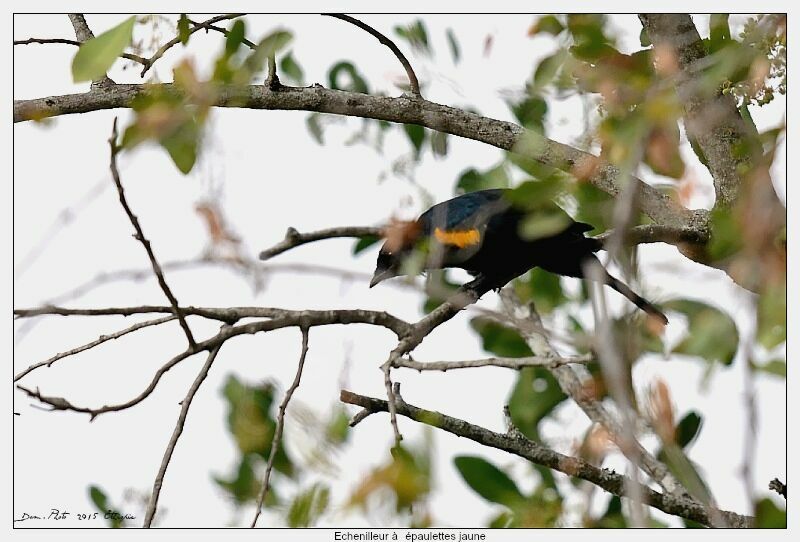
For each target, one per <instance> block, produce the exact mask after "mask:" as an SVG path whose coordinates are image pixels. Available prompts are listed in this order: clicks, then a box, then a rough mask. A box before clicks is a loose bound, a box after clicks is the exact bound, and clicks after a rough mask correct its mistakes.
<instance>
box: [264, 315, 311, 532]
mask: <svg viewBox="0 0 800 542" xmlns="http://www.w3.org/2000/svg"><path fill="white" fill-rule="evenodd" d="M300 332H301V333H302V334H303V344H302V346H301V348H300V361H299V362H298V363H297V372H296V373H295V375H294V381H293V382H292V385H291V386H289V389H288V390H286V394H285V395H284V396H283V401H282V402H281V405H280V407H279V408H278V417H277V420H276V422H275V434H274V435H273V437H272V445H271V448H270V451H269V458H268V459H267V470H266V472H265V473H264V483H263V485H262V486H261V492H260V493H259V495H258V502H257V503H256V515H255V516H254V517H253V522H252V523H251V524H250V527H255V526H256V523H257V522H258V517H259V516H260V515H261V508H262V507H263V506H264V498H265V497H266V496H267V492H268V491H269V478H270V475H271V474H272V467H273V465H274V464H275V457H276V456H277V455H278V448H279V447H280V445H281V438H282V437H283V425H284V420H285V418H286V407H288V406H289V401H291V400H292V394H294V392H295V390H296V389H297V388H298V387H299V386H300V378H301V377H302V376H303V366H304V365H305V362H306V354H308V328H307V327H301V328H300Z"/></svg>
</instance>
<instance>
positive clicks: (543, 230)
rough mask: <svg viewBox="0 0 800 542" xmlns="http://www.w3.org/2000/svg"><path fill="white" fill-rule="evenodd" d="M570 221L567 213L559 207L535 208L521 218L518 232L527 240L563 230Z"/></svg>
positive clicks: (548, 235)
mask: <svg viewBox="0 0 800 542" xmlns="http://www.w3.org/2000/svg"><path fill="white" fill-rule="evenodd" d="M570 222H572V219H571V218H570V217H569V215H567V213H565V212H564V211H562V210H560V209H558V210H556V209H555V208H551V209H537V210H535V211H533V212H531V213H528V215H527V216H526V217H525V218H524V219H523V220H522V222H521V223H520V225H519V234H520V237H522V238H523V239H527V240H529V241H532V240H534V239H542V238H544V237H550V236H552V235H555V234H557V233H560V232H562V231H564V230H565V229H567V226H569V224H570Z"/></svg>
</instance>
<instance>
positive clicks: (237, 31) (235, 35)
mask: <svg viewBox="0 0 800 542" xmlns="http://www.w3.org/2000/svg"><path fill="white" fill-rule="evenodd" d="M245 32H246V30H245V24H244V21H243V20H242V19H237V20H235V21H234V22H233V26H231V29H230V30H229V31H228V34H227V35H226V36H225V55H226V56H228V57H231V56H233V55H235V54H236V51H238V50H239V47H241V46H242V42H243V41H244V36H245Z"/></svg>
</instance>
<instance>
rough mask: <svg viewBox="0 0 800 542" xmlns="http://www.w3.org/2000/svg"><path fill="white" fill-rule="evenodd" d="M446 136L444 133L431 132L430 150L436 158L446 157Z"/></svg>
mask: <svg viewBox="0 0 800 542" xmlns="http://www.w3.org/2000/svg"><path fill="white" fill-rule="evenodd" d="M447 135H448V134H446V133H445V132H438V131H436V130H431V138H430V139H431V150H432V151H433V156H434V157H436V158H444V157H445V156H447Z"/></svg>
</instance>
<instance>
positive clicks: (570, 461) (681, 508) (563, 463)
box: [340, 390, 754, 527]
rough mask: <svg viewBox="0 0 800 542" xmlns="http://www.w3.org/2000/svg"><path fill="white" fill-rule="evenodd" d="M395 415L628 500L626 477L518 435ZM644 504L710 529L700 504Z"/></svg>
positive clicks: (355, 401) (358, 399)
mask: <svg viewBox="0 0 800 542" xmlns="http://www.w3.org/2000/svg"><path fill="white" fill-rule="evenodd" d="M340 400H341V401H342V402H343V403H347V404H351V405H356V406H359V407H361V408H363V409H365V410H367V411H369V412H386V411H388V410H389V404H388V402H387V401H384V400H382V399H375V398H372V397H366V396H363V395H358V394H355V393H353V392H350V391H347V390H342V391H341V394H340ZM395 408H396V412H397V413H398V414H400V415H401V416H405V417H407V418H410V419H412V420H414V421H417V422H420V423H424V424H426V425H430V426H432V427H437V428H439V429H442V430H444V431H447V432H448V433H452V434H454V435H456V436H459V437H464V438H468V439H470V440H472V441H475V442H477V443H478V444H482V445H484V446H489V447H492V448H497V449H499V450H503V451H506V452H509V453H511V454H514V455H517V456H519V457H522V458H524V459H527V460H528V461H531V462H532V463H535V464H537V465H542V466H544V467H547V468H550V469H553V470H556V471H559V472H562V473H564V474H566V475H567V476H571V477H575V478H580V479H582V480H586V481H589V482H591V483H593V484H595V485H597V486H599V487H601V488H603V489H604V490H606V491H608V492H609V493H611V494H613V495H617V496H619V497H627V495H626V494H625V491H624V488H625V484H626V477H625V476H623V475H621V474H616V473H615V472H613V471H609V470H605V469H599V468H597V467H595V466H593V465H591V464H589V463H587V462H585V461H583V460H582V459H579V458H576V457H570V456H565V455H562V454H560V453H558V452H556V451H554V450H551V449H549V448H546V447H544V446H542V445H541V444H539V443H537V442H534V441H532V440H529V439H527V438H525V437H524V436H521V435H519V434H516V433H512V434H511V435H509V434H501V433H495V432H494V431H490V430H489V429H485V428H483V427H479V426H477V425H473V424H471V423H468V422H466V421H464V420H460V419H458V418H453V417H451V416H447V415H446V414H442V413H440V412H434V411H430V410H423V409H421V408H418V407H415V406H412V405H410V404H408V403H406V402H404V401H403V402H398V403H397V405H396V407H395ZM640 487H641V492H642V496H643V500H644V502H645V503H646V504H648V505H649V506H652V507H654V508H657V509H659V510H661V511H663V512H665V513H667V514H671V515H675V516H680V517H683V518H686V519H691V520H693V521H696V522H698V523H702V524H703V525H708V526H711V521H710V518H709V513H708V510H707V509H706V508H705V507H704V506H702V505H701V504H699V503H697V502H695V501H693V500H691V499H687V498H682V497H676V496H672V495H668V494H665V493H659V492H657V491H654V490H652V489H650V488H649V487H647V486H645V485H641V486H640ZM720 514H722V515H723V516H724V517H725V518H726V520H728V522H729V523H730V525H732V526H734V527H752V526H753V522H754V519H753V518H752V517H749V516H743V515H739V514H736V513H734V512H727V511H720Z"/></svg>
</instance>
